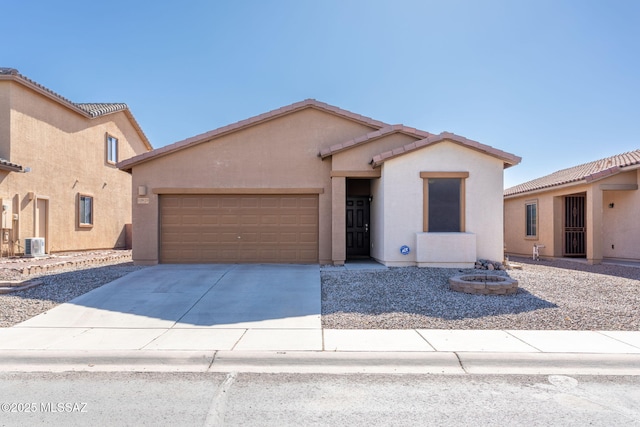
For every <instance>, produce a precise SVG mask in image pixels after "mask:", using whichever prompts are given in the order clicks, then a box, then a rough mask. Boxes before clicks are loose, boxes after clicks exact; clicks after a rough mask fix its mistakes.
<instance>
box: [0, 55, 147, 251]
mask: <svg viewBox="0 0 640 427" xmlns="http://www.w3.org/2000/svg"><path fill="white" fill-rule="evenodd" d="M151 148H152V147H151V144H150V143H149V141H148V140H147V137H146V136H145V134H144V133H143V132H142V129H141V128H140V126H139V125H138V122H137V121H136V120H135V118H134V117H133V115H132V113H131V111H130V110H129V108H128V107H127V105H126V104H122V103H75V102H71V101H69V100H68V99H66V98H64V97H62V96H61V95H59V94H57V93H55V92H53V91H52V90H50V89H48V88H46V87H44V86H42V85H40V84H39V83H36V82H35V81H33V80H31V79H29V78H27V77H25V76H24V75H22V74H20V73H19V72H18V71H17V70H16V69H14V68H0V202H1V203H0V206H1V207H2V211H1V215H0V218H1V228H2V230H1V234H0V255H2V256H7V255H9V256H13V255H20V254H27V255H43V254H44V253H49V252H63V251H78V250H89V249H110V248H125V247H126V246H127V244H128V237H129V236H130V235H129V233H127V230H128V229H130V224H131V175H129V174H127V173H124V172H122V171H121V170H119V169H118V168H117V167H116V163H117V162H118V161H120V160H124V159H126V158H129V157H132V156H135V155H137V154H141V153H145V152H148V151H149V150H151Z"/></svg>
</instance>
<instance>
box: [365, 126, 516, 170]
mask: <svg viewBox="0 0 640 427" xmlns="http://www.w3.org/2000/svg"><path fill="white" fill-rule="evenodd" d="M443 141H451V142H453V143H456V144H459V145H462V146H464V147H467V148H470V149H472V150H476V151H480V152H481V153H484V154H487V155H489V156H492V157H496V158H498V159H500V160H502V161H503V162H504V167H505V169H506V168H508V167H510V166H514V165H517V164H518V163H520V160H522V159H521V158H520V157H518V156H516V155H514V154H510V153H507V152H505V151H502V150H498V149H497V148H493V147H490V146H488V145H485V144H481V143H479V142H478V141H474V140H471V139H467V138H465V137H462V136H459V135H456V134H453V133H450V132H442V133H440V134H438V135H431V134H430V135H429V136H428V137H427V138H424V139H421V140H420V141H416V142H412V143H411V144H407V145H404V146H402V147H399V148H396V149H394V150H391V151H386V152H384V153H381V154H378V155H376V156H374V157H373V159H372V160H371V165H372V166H373V167H374V168H376V167H378V166H380V165H382V164H383V163H384V162H385V161H387V160H390V159H393V158H395V157H399V156H402V155H404V154H408V153H411V152H413V151H415V150H419V149H422V148H425V147H428V146H430V145H434V144H438V143H440V142H443Z"/></svg>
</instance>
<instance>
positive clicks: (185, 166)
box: [118, 99, 520, 267]
mask: <svg viewBox="0 0 640 427" xmlns="http://www.w3.org/2000/svg"><path fill="white" fill-rule="evenodd" d="M519 161H520V158H519V157H517V156H515V155H513V154H509V153H506V152H504V151H501V150H498V149H495V148H492V147H490V146H487V145H484V144H480V143H479V142H476V141H472V140H469V139H466V138H463V137H461V136H458V135H454V134H452V133H441V134H438V135H434V134H431V133H429V132H424V131H421V130H417V129H414V128H410V127H406V126H403V125H393V126H392V125H389V124H386V123H383V122H381V121H378V120H374V119H371V118H368V117H364V116H361V115H358V114H354V113H352V112H349V111H346V110H343V109H340V108H337V107H334V106H331V105H328V104H325V103H322V102H318V101H316V100H312V99H309V100H305V101H302V102H298V103H295V104H292V105H289V106H286V107H283V108H280V109H277V110H274V111H270V112H267V113H264V114H261V115H258V116H256V117H252V118H250V119H247V120H243V121H240V122H238V123H234V124H231V125H228V126H224V127H222V128H219V129H215V130H212V131H210V132H207V133H204V134H202V135H197V136H194V137H192V138H189V139H186V140H184V141H180V142H176V143H174V144H172V145H168V146H165V147H161V148H158V149H155V150H153V151H150V152H148V153H143V154H140V155H138V156H135V157H132V158H131V159H128V160H125V161H122V162H120V163H119V164H118V167H120V168H121V169H122V170H125V171H129V172H131V173H132V174H133V183H134V185H133V187H134V194H133V235H134V236H135V238H134V242H133V258H134V262H135V263H137V264H156V263H243V262H245V263H247V262H251V263H253V262H255V263H320V264H333V265H342V264H344V263H345V261H346V260H349V259H352V258H357V257H371V258H373V259H375V260H377V261H379V262H381V263H383V264H385V265H388V266H447V267H470V266H473V264H474V262H475V261H476V260H477V259H478V258H486V259H493V260H502V258H503V244H504V242H503V225H502V215H503V206H502V204H503V199H502V188H503V170H504V168H507V167H510V166H513V165H515V164H517V163H519Z"/></svg>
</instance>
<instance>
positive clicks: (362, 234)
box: [347, 196, 370, 258]
mask: <svg viewBox="0 0 640 427" xmlns="http://www.w3.org/2000/svg"><path fill="white" fill-rule="evenodd" d="M369 217H370V213H369V197H368V196H349V197H347V258H353V257H368V256H369V233H370V231H369V230H370V223H369Z"/></svg>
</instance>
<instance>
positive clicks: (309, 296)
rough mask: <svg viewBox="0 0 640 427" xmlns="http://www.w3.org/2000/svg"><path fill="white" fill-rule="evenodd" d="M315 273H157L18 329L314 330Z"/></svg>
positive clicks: (231, 269) (191, 269)
mask: <svg viewBox="0 0 640 427" xmlns="http://www.w3.org/2000/svg"><path fill="white" fill-rule="evenodd" d="M320 310H321V308H320V273H319V267H318V266H317V265H266V264H265V265H256V264H246V265H232V264H212V265H158V266H154V267H149V268H144V269H141V270H138V271H135V272H133V273H131V274H129V275H127V276H124V277H121V278H119V279H116V280H115V281H113V282H111V283H108V284H106V285H104V286H102V287H100V288H98V289H95V290H93V291H91V292H88V293H86V294H84V295H82V296H80V297H78V298H75V299H73V300H71V301H69V302H68V303H66V304H62V305H60V306H58V307H55V308H54V309H52V310H49V311H48V312H46V313H43V314H41V315H39V316H36V317H34V318H32V319H30V320H27V321H26V322H23V323H21V324H19V326H20V327H63V328H64V327H86V328H101V327H109V328H118V327H121V328H172V327H175V328H180V327H185V328H189V327H190V328H193V327H226V328H249V327H253V328H260V327H261V328H291V329H295V328H319V327H320Z"/></svg>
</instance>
